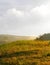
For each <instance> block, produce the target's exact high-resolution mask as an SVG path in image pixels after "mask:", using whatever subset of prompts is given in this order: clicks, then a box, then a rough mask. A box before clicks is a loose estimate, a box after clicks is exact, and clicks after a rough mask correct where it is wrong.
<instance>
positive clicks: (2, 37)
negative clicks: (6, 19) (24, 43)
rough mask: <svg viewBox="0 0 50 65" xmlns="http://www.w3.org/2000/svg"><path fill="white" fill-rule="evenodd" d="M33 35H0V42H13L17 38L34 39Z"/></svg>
mask: <svg viewBox="0 0 50 65" xmlns="http://www.w3.org/2000/svg"><path fill="white" fill-rule="evenodd" d="M34 38H35V37H33V36H16V35H0V43H7V42H13V41H17V40H34Z"/></svg>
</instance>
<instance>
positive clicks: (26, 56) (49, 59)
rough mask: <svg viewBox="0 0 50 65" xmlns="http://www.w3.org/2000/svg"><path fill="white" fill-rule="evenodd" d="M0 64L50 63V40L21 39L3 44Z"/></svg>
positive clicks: (34, 64) (28, 64)
mask: <svg viewBox="0 0 50 65" xmlns="http://www.w3.org/2000/svg"><path fill="white" fill-rule="evenodd" d="M0 65H50V41H38V40H36V41H33V40H20V41H16V42H12V43H7V44H2V45H0Z"/></svg>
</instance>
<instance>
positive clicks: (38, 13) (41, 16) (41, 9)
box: [0, 0, 50, 35]
mask: <svg viewBox="0 0 50 65" xmlns="http://www.w3.org/2000/svg"><path fill="white" fill-rule="evenodd" d="M43 33H50V0H0V34H16V35H40V34H43Z"/></svg>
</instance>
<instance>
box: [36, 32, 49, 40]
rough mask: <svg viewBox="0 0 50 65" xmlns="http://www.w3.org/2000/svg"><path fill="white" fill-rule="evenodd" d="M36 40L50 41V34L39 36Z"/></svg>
mask: <svg viewBox="0 0 50 65" xmlns="http://www.w3.org/2000/svg"><path fill="white" fill-rule="evenodd" d="M36 40H46V41H47V40H50V33H46V34H43V35H40V36H39V37H37V38H36Z"/></svg>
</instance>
